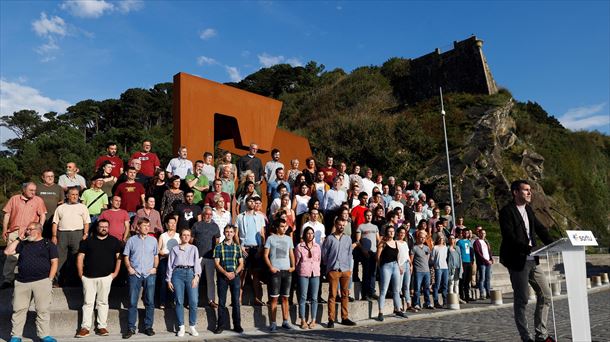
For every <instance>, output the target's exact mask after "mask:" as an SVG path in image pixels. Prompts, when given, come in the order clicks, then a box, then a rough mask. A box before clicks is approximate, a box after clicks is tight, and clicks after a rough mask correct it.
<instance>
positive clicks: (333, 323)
mask: <svg viewBox="0 0 610 342" xmlns="http://www.w3.org/2000/svg"><path fill="white" fill-rule="evenodd" d="M334 327H335V321H328V324H326V328H328V329H332V328H334ZM19 342H21V340H20V341H19Z"/></svg>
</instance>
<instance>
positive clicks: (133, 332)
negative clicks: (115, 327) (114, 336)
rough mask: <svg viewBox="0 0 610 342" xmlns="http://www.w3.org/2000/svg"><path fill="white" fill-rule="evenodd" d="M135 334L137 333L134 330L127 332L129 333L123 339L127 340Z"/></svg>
mask: <svg viewBox="0 0 610 342" xmlns="http://www.w3.org/2000/svg"><path fill="white" fill-rule="evenodd" d="M135 334H136V332H135V331H134V330H127V332H126V333H124V334H123V339H124V340H126V339H128V338H130V337H131V336H133V335H135Z"/></svg>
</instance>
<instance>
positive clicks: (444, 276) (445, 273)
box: [434, 268, 449, 305]
mask: <svg viewBox="0 0 610 342" xmlns="http://www.w3.org/2000/svg"><path fill="white" fill-rule="evenodd" d="M448 278H449V269H447V268H444V269H441V268H437V269H435V270H434V279H435V281H434V304H439V302H438V290H439V289H440V290H441V291H442V295H443V304H445V305H447V281H448Z"/></svg>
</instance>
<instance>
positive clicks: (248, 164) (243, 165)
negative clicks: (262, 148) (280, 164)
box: [237, 143, 265, 185]
mask: <svg viewBox="0 0 610 342" xmlns="http://www.w3.org/2000/svg"><path fill="white" fill-rule="evenodd" d="M257 151H258V145H257V144H255V143H251V144H250V149H249V150H248V154H246V155H245V156H242V157H241V158H239V159H238V160H237V172H238V173H239V175H240V176H241V175H242V174H243V173H245V172H246V171H247V170H250V171H252V172H253V173H254V182H255V183H256V184H257V185H258V184H260V183H261V181H262V179H263V175H264V173H265V172H264V171H265V170H264V169H263V162H261V160H260V159H259V158H258V157H257V156H256V152H257Z"/></svg>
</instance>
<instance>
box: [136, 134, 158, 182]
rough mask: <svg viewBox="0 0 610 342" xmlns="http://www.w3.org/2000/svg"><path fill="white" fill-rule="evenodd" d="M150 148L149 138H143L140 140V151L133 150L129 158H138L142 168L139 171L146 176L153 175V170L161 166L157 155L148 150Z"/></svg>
mask: <svg viewBox="0 0 610 342" xmlns="http://www.w3.org/2000/svg"><path fill="white" fill-rule="evenodd" d="M151 149H152V143H151V142H150V140H144V141H143V142H142V151H138V152H135V153H134V154H132V155H131V159H132V160H133V159H140V161H141V162H142V169H141V170H140V173H141V174H143V175H144V176H146V177H153V176H154V175H155V171H156V170H157V169H158V168H160V167H161V162H160V161H159V157H157V155H156V154H155V153H153V152H150V150H151Z"/></svg>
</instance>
